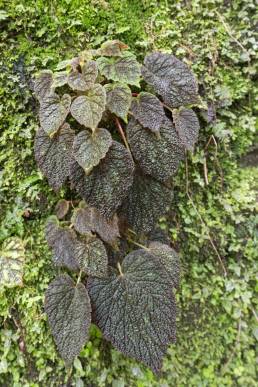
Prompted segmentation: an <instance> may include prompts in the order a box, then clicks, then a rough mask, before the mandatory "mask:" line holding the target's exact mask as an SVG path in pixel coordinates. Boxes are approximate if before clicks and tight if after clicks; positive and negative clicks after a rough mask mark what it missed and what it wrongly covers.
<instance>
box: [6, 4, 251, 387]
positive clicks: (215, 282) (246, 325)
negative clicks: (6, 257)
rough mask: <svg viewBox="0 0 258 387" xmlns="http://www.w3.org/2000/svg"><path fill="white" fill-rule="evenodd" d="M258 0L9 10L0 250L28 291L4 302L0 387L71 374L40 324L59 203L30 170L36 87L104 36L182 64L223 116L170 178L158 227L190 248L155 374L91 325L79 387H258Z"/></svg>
mask: <svg viewBox="0 0 258 387" xmlns="http://www.w3.org/2000/svg"><path fill="white" fill-rule="evenodd" d="M255 3H256V2H255V1H254V0H253V1H252V0H245V1H240V0H235V1H222V0H205V1H204V0H193V1H169V0H167V1H156V0H153V1H152V0H145V1H143V0H142V1H140V0H120V1H118V0H111V1H104V0H99V1H89V0H88V1H77V0H54V1H51V2H48V1H43V0H34V1H31V0H21V1H17V0H8V1H3V0H2V1H1V0H0V52H1V57H0V68H1V71H0V96H1V102H0V136H1V137H0V147H1V153H0V219H1V223H0V242H2V241H3V240H4V239H6V238H7V237H9V236H13V235H17V236H19V237H21V238H22V239H23V240H24V241H25V242H26V264H25V274H24V286H23V287H21V288H19V289H17V288H16V289H12V290H5V291H3V292H2V293H1V298H0V329H1V336H0V386H1V387H2V386H8V387H9V386H15V387H16V386H31V387H32V386H61V385H63V384H64V381H65V378H66V371H65V368H64V365H63V362H62V361H61V360H60V359H59V357H58V355H57V353H56V351H55V347H54V344H53V340H52V337H51V335H50V332H49V328H48V326H47V323H46V317H45V315H44V314H43V298H44V291H45V289H46V287H47V285H48V283H49V281H50V280H51V279H52V278H53V276H54V269H53V268H52V266H51V257H50V252H49V250H48V248H47V246H46V242H45V240H44V235H43V230H44V223H45V219H46V217H47V216H48V215H49V214H50V213H51V211H52V210H53V207H54V205H55V203H56V202H57V200H58V197H57V195H55V194H54V193H53V192H52V191H51V189H50V188H49V187H48V185H47V183H46V180H45V179H44V178H43V177H42V175H41V174H40V173H39V171H38V169H37V167H36V165H35V162H34V157H33V137H34V134H35V130H36V128H37V125H38V121H37V117H36V114H37V106H36V104H35V100H34V99H33V98H32V93H31V90H30V86H31V84H30V78H31V75H32V74H33V73H35V72H36V71H37V70H39V69H43V68H46V67H47V68H51V67H53V66H54V65H55V64H56V63H57V62H58V61H59V60H61V59H65V58H69V57H70V56H71V55H74V54H76V53H77V52H78V51H80V50H82V49H85V48H87V47H89V46H95V45H97V44H99V43H100V42H102V41H103V40H106V39H107V38H119V39H120V40H122V41H124V42H126V43H127V44H128V45H129V46H130V48H131V50H133V51H135V53H136V54H137V55H138V57H139V59H142V58H143V56H144V55H145V53H146V52H149V51H151V50H153V49H162V50H166V51H169V52H172V53H173V54H175V55H177V56H178V57H180V58H185V59H186V60H187V62H188V63H189V64H190V65H191V67H192V68H193V70H194V72H195V73H196V75H197V77H198V79H199V82H200V91H201V93H202V96H203V99H204V101H206V102H209V107H210V109H209V111H212V109H213V106H215V107H216V119H214V120H213V121H212V122H211V123H210V124H207V123H206V122H205V120H204V119H203V120H202V129H201V133H200V140H199V142H198V146H197V147H196V151H195V153H194V155H190V154H189V155H188V157H187V162H186V163H185V164H182V166H181V168H180V172H179V174H178V176H177V177H176V179H175V182H174V185H175V199H174V203H173V206H172V211H171V214H170V216H169V218H167V219H163V220H162V222H161V225H162V227H164V228H167V229H168V231H169V233H170V235H171V240H172V243H173V244H174V245H175V246H176V248H177V249H178V250H179V251H180V252H181V257H182V265H183V273H182V281H181V287H180V289H179V291H178V292H177V300H178V340H177V344H176V345H173V346H171V348H170V349H169V352H168V356H167V357H166V359H165V362H164V367H163V371H162V374H161V376H160V378H159V379H158V378H156V377H154V376H153V374H152V373H151V371H149V370H148V369H146V368H144V367H143V366H141V365H139V364H137V363H136V362H134V361H132V360H129V359H127V358H125V357H124V356H123V355H121V354H119V353H118V352H116V351H115V350H113V349H112V348H111V347H110V346H109V344H108V343H106V342H104V341H103V340H102V339H101V335H100V333H99V331H97V329H96V328H94V327H93V328H92V334H91V341H90V342H89V343H88V345H87V346H86V347H85V348H84V349H83V351H82V352H81V355H80V357H79V358H78V359H77V360H76V361H75V363H74V368H73V373H72V385H74V386H78V387H79V386H115V387H118V386H119V387H120V386H121V387H122V386H138V387H144V386H214V387H215V386H220V387H221V386H241V387H242V386H256V385H257V384H256V383H257V374H256V372H257V370H256V368H255V367H256V361H255V357H256V353H255V344H257V339H258V330H257V328H256V325H255V323H256V319H257V317H256V318H255V315H256V312H255V310H256V309H257V298H256V299H255V291H257V287H256V288H255V278H256V262H257V250H258V244H257V224H258V216H257V212H256V211H257V204H256V201H257V178H258V172H257V166H256V167H255V166H252V167H245V168H241V167H240V164H241V163H240V161H241V159H240V158H241V157H243V155H244V154H245V153H246V152H247V151H248V149H249V147H250V146H251V145H252V144H253V143H254V141H255V135H256V132H255V122H256V121H255V108H257V106H255V105H254V101H255V94H256V93H257V88H255V70H256V69H255V49H256V48H257V35H256V34H255V23H256V22H257V20H256V14H255V9H256V5H255ZM63 194H64V193H63ZM28 214H29V216H27V215H28ZM220 259H221V260H222V262H223V265H224V267H225V268H226V271H227V276H225V275H224V273H223V268H222V265H221V262H220ZM161 318H162V316H161Z"/></svg>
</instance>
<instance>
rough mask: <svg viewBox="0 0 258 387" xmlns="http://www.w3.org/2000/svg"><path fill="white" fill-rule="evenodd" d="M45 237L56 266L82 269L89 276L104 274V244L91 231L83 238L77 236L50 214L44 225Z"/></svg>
mask: <svg viewBox="0 0 258 387" xmlns="http://www.w3.org/2000/svg"><path fill="white" fill-rule="evenodd" d="M46 239H47V242H48V244H49V246H50V247H51V248H52V250H53V253H54V256H53V262H54V263H55V264H56V265H57V266H59V267H66V268H68V269H70V270H73V271H78V270H83V271H84V272H85V273H87V274H88V275H91V276H97V277H102V276H105V275H106V273H107V264H108V258H107V253H106V249H105V246H104V245H103V242H102V241H101V240H100V239H98V238H96V237H95V236H93V235H91V233H88V235H87V237H85V238H78V237H77V235H76V233H75V232H74V231H73V230H71V229H70V228H68V227H61V226H60V225H59V223H58V221H57V219H56V218H55V217H54V216H51V217H50V218H49V220H48V222H47V225H46Z"/></svg>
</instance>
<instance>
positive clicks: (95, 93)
mask: <svg viewBox="0 0 258 387" xmlns="http://www.w3.org/2000/svg"><path fill="white" fill-rule="evenodd" d="M105 104H106V92H105V89H104V87H102V86H101V85H99V84H96V85H94V86H93V87H92V89H90V90H88V91H87V95H81V96H79V97H77V98H76V99H75V100H74V101H73V103H72V106H71V114H72V116H73V117H74V118H75V119H76V121H78V122H79V124H81V125H84V126H86V128H91V129H93V130H94V129H95V128H96V127H97V125H98V123H99V122H100V120H101V117H102V113H103V112H104V110H105Z"/></svg>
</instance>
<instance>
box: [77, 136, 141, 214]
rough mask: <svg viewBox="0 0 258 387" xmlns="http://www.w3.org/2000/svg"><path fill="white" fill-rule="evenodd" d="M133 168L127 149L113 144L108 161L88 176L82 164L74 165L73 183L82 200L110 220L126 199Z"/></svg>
mask: <svg viewBox="0 0 258 387" xmlns="http://www.w3.org/2000/svg"><path fill="white" fill-rule="evenodd" d="M133 170H134V164H133V161H132V159H131V156H130V154H129V152H128V151H127V149H126V148H125V147H124V146H123V145H121V144H120V143H118V142H116V141H113V144H112V146H111V147H110V149H109V151H108V153H107V154H106V157H105V158H104V159H103V160H101V161H100V163H99V164H98V165H97V166H96V167H95V168H94V169H93V171H92V172H91V173H90V175H88V176H87V175H86V174H85V172H84V170H83V169H82V168H81V167H80V166H79V164H78V163H77V162H76V161H74V162H73V163H72V165H71V173H70V180H71V183H72V186H73V187H75V189H76V190H77V192H78V193H79V194H80V195H81V197H82V198H83V199H84V200H85V201H86V203H88V204H89V205H92V206H93V207H96V208H97V209H98V210H99V211H100V213H101V214H102V215H103V216H105V217H106V218H108V219H110V217H112V215H113V214H114V213H115V211H116V209H117V208H118V207H119V205H120V204H121V202H122V200H123V199H124V198H125V196H126V195H127V192H128V189H129V187H130V186H131V184H132V181H133V176H132V175H133Z"/></svg>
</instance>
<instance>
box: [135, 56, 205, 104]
mask: <svg viewBox="0 0 258 387" xmlns="http://www.w3.org/2000/svg"><path fill="white" fill-rule="evenodd" d="M142 76H143V78H144V80H145V81H146V82H147V83H148V84H149V85H151V86H152V87H153V88H154V90H155V92H156V93H158V94H160V95H161V96H162V98H163V99H164V102H165V103H166V104H168V105H169V106H171V107H179V106H181V105H189V104H197V103H199V102H200V98H199V96H198V86H197V82H196V79H195V77H194V74H193V73H192V71H191V70H190V69H189V67H188V66H187V65H186V64H185V63H183V62H181V61H180V60H179V59H177V58H176V57H175V56H174V55H171V54H164V53H162V52H158V51H157V52H153V53H151V54H149V55H147V56H146V57H145V59H144V66H143V67H142Z"/></svg>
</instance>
